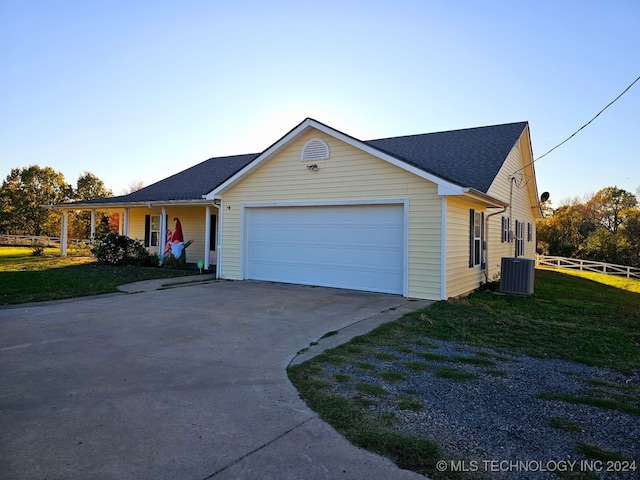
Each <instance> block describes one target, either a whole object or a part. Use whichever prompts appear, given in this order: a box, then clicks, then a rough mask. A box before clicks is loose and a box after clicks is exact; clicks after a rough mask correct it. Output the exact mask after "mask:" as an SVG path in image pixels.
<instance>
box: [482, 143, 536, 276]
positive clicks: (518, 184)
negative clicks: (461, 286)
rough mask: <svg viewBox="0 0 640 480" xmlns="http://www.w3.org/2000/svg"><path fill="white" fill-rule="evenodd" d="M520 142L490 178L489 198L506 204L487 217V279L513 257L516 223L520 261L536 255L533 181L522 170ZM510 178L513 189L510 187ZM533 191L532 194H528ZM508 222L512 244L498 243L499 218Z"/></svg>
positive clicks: (534, 188) (499, 240)
mask: <svg viewBox="0 0 640 480" xmlns="http://www.w3.org/2000/svg"><path fill="white" fill-rule="evenodd" d="M521 145H522V142H517V143H516V145H515V146H514V147H513V149H512V150H511V152H510V153H509V155H508V156H507V159H506V161H505V162H504V164H503V166H502V168H501V169H500V171H499V172H498V175H497V176H496V178H495V179H494V181H493V183H492V184H491V187H490V188H489V191H488V192H487V193H488V194H489V195H491V196H493V197H496V198H499V199H501V200H504V201H505V202H507V203H510V206H509V207H507V209H506V210H505V211H504V213H501V214H498V215H495V216H493V217H491V220H490V224H489V237H488V238H489V254H488V257H489V259H488V260H489V262H488V265H487V266H488V269H489V280H493V279H494V277H496V276H497V275H498V274H499V272H500V262H501V259H502V257H513V256H514V255H515V248H516V244H515V232H516V223H515V222H516V221H520V222H524V255H522V256H523V257H524V258H535V254H536V234H535V222H536V217H535V211H534V208H532V207H536V205H535V204H534V205H532V204H531V203H530V201H531V200H530V199H531V198H535V196H536V186H535V179H534V178H532V177H531V176H530V174H529V172H530V170H526V169H525V170H523V169H522V167H523V166H524V161H523V157H522V155H521V151H520V146H521ZM511 177H514V178H515V180H513V188H512V186H511V183H512V180H511ZM532 191H533V193H532ZM503 216H504V217H508V218H510V219H511V231H512V232H513V241H511V242H502V241H501V238H502V217H503ZM528 223H531V226H532V227H531V228H532V241H531V242H528V241H527V224H528Z"/></svg>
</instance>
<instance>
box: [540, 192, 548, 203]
mask: <svg viewBox="0 0 640 480" xmlns="http://www.w3.org/2000/svg"><path fill="white" fill-rule="evenodd" d="M547 200H549V192H544V193H543V194H542V195H540V201H541V202H546V201H547Z"/></svg>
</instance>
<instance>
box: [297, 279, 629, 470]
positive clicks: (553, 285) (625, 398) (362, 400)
mask: <svg viewBox="0 0 640 480" xmlns="http://www.w3.org/2000/svg"><path fill="white" fill-rule="evenodd" d="M598 279H600V278H598ZM604 280H605V281H609V282H612V281H613V282H619V281H620V280H619V279H618V280H616V279H612V278H604ZM621 282H622V283H623V284H624V286H625V288H627V290H625V289H621V288H615V287H612V286H609V285H604V284H602V283H598V282H596V281H593V280H589V279H585V278H580V277H576V276H569V275H565V274H562V273H557V272H551V271H543V270H538V271H536V292H535V294H534V295H532V296H528V297H523V296H507V295H500V294H496V293H494V292H489V291H484V292H477V293H475V294H473V295H471V296H469V297H466V298H463V299H458V300H450V301H447V302H438V303H436V304H434V305H432V306H430V307H428V308H426V309H424V310H422V311H418V312H415V313H412V314H409V315H406V316H405V317H403V318H402V319H400V320H398V321H396V322H392V323H389V324H386V325H383V326H381V327H379V328H378V329H376V330H374V331H372V332H371V333H369V334H367V335H363V336H361V337H357V338H355V339H353V340H352V341H351V342H349V343H348V344H345V345H342V346H340V347H338V348H335V349H333V350H330V351H327V352H325V353H323V354H321V355H319V356H317V357H315V358H314V359H312V360H310V361H308V362H305V363H303V364H302V365H298V366H294V367H290V369H289V376H290V379H291V380H292V382H293V383H294V385H295V386H296V387H297V388H298V390H299V391H300V392H301V395H302V397H303V398H304V399H305V400H306V401H307V403H308V404H309V405H310V407H311V408H313V409H314V410H316V411H317V412H318V413H319V414H320V416H321V417H322V418H323V419H324V420H325V421H327V422H329V423H330V424H332V425H333V426H334V427H335V428H336V429H337V430H338V431H340V432H341V433H342V434H343V435H345V436H346V437H347V438H348V439H349V440H350V441H351V442H353V443H354V444H356V445H359V446H362V447H364V448H367V449H369V450H371V451H374V452H376V453H379V454H382V455H385V456H387V457H389V458H391V459H392V460H393V461H395V462H396V463H397V464H398V465H399V466H401V467H402V468H407V469H411V470H414V471H417V472H419V473H422V474H425V475H428V476H430V477H432V478H437V479H443V478H444V479H449V478H586V479H596V478H636V476H635V472H634V469H637V468H640V464H638V462H639V461H640V452H639V450H638V445H640V293H636V292H634V291H629V290H636V291H637V292H640V282H637V281H626V280H625V281H621ZM518 461H522V462H524V461H529V462H531V463H529V464H524V465H525V466H524V467H522V466H521V467H520V470H517V471H516V470H514V468H516V469H517V468H518V465H519V464H517V463H513V462H518ZM442 462H444V463H442ZM491 462H493V463H491ZM500 462H508V463H500ZM570 462H575V463H570ZM580 462H583V463H580ZM585 462H586V463H585ZM588 462H592V463H588ZM598 462H600V463H598ZM549 466H551V467H552V468H548V467H549ZM607 466H610V467H611V468H610V469H611V470H616V471H612V472H606V471H605V470H606V468H607ZM494 467H495V468H494ZM502 467H508V468H502ZM545 467H546V468H545ZM523 468H528V471H526V472H525V471H523ZM536 469H537V470H536ZM542 470H546V471H542ZM602 474H604V476H603V477H600V475H602Z"/></svg>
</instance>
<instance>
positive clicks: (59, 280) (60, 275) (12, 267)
mask: <svg viewBox="0 0 640 480" xmlns="http://www.w3.org/2000/svg"><path fill="white" fill-rule="evenodd" d="M56 253H57V249H47V250H45V255H43V256H39V257H35V256H33V255H31V249H30V248H28V247H0V305H8V304H17V303H25V302H40V301H45V300H59V299H63V298H73V297H80V296H86V295H98V294H102V293H113V292H117V291H118V290H117V288H116V287H117V286H118V285H123V284H125V283H131V282H136V281H138V280H150V279H154V278H170V277H178V276H184V275H191V274H195V273H197V272H196V271H192V270H174V269H167V268H149V267H138V266H114V265H104V264H100V263H98V262H96V261H95V259H94V258H91V257H75V256H69V257H64V258H63V257H60V256H57V255H56Z"/></svg>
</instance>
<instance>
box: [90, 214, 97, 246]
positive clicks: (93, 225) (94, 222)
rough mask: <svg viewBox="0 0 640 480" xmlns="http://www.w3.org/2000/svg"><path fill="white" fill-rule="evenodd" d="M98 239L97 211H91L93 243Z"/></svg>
mask: <svg viewBox="0 0 640 480" xmlns="http://www.w3.org/2000/svg"><path fill="white" fill-rule="evenodd" d="M95 239H96V211H95V210H91V243H93V241H94V240H95Z"/></svg>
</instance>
